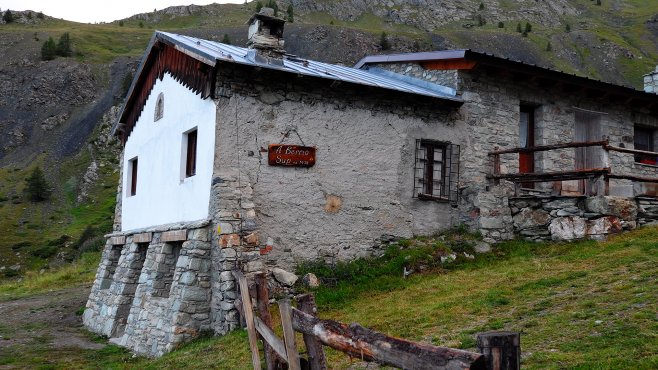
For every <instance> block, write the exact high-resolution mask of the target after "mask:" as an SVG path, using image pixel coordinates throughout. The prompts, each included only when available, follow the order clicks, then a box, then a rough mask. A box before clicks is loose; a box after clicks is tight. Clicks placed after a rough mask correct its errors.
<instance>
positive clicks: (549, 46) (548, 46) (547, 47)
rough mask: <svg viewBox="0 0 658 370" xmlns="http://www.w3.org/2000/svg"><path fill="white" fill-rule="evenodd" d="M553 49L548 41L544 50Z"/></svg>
mask: <svg viewBox="0 0 658 370" xmlns="http://www.w3.org/2000/svg"><path fill="white" fill-rule="evenodd" d="M551 50H553V46H552V45H551V42H550V41H549V42H548V44H546V51H551Z"/></svg>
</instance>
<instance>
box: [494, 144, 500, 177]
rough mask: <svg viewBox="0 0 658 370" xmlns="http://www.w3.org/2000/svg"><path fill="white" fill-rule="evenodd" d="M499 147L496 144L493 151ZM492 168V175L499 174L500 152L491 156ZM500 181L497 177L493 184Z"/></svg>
mask: <svg viewBox="0 0 658 370" xmlns="http://www.w3.org/2000/svg"><path fill="white" fill-rule="evenodd" d="M498 149H499V148H498V147H497V146H496V147H494V151H497V150H498ZM493 167H494V168H493V169H494V175H496V176H498V175H500V154H495V155H494V156H493ZM499 183H500V180H499V179H498V178H496V179H494V185H498V184H499Z"/></svg>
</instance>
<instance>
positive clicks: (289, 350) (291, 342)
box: [279, 299, 301, 370]
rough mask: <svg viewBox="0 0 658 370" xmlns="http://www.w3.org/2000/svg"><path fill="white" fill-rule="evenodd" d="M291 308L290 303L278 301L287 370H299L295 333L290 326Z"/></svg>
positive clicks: (284, 300)
mask: <svg viewBox="0 0 658 370" xmlns="http://www.w3.org/2000/svg"><path fill="white" fill-rule="evenodd" d="M292 310H293V308H292V306H291V305H290V301H289V300H287V299H282V300H280V301H279V312H280V313H281V326H283V340H284V341H285V345H286V355H287V357H288V369H289V370H301V364H300V363H299V353H297V345H296V344H295V331H294V330H293V325H292Z"/></svg>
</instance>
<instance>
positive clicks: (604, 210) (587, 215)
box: [509, 196, 658, 240]
mask: <svg viewBox="0 0 658 370" xmlns="http://www.w3.org/2000/svg"><path fill="white" fill-rule="evenodd" d="M509 205H510V210H511V213H512V215H513V226H514V232H515V233H516V234H518V235H519V236H521V237H523V238H525V239H530V240H576V239H584V238H590V239H602V238H605V237H606V236H607V235H609V234H615V233H619V232H621V231H623V230H632V229H635V228H636V227H637V226H638V224H646V223H648V222H651V221H653V220H656V219H658V213H655V211H656V210H658V208H656V205H658V200H657V199H655V198H654V199H641V198H638V199H633V198H624V197H614V196H596V197H589V198H588V197H519V198H511V199H510V200H509ZM638 210H642V211H641V213H640V214H642V216H640V217H638V215H640V214H639V213H638Z"/></svg>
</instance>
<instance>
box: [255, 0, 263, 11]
mask: <svg viewBox="0 0 658 370" xmlns="http://www.w3.org/2000/svg"><path fill="white" fill-rule="evenodd" d="M261 9H263V3H261V2H260V1H256V13H258V12H260V10H261Z"/></svg>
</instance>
